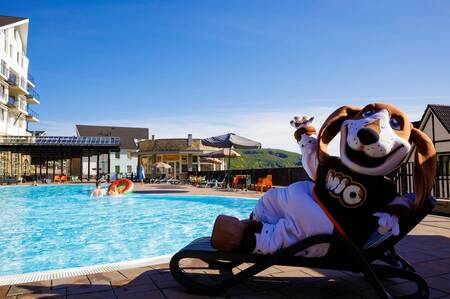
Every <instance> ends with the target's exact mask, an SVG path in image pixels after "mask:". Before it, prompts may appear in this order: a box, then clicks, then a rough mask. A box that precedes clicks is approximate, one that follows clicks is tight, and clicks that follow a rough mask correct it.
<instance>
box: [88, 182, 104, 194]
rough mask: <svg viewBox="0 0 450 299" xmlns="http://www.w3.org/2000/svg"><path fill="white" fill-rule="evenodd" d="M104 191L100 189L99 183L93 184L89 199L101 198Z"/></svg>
mask: <svg viewBox="0 0 450 299" xmlns="http://www.w3.org/2000/svg"><path fill="white" fill-rule="evenodd" d="M104 194H105V191H103V189H102V188H101V187H100V182H96V183H95V189H94V190H92V192H91V197H103V195H104Z"/></svg>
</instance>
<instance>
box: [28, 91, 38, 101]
mask: <svg viewBox="0 0 450 299" xmlns="http://www.w3.org/2000/svg"><path fill="white" fill-rule="evenodd" d="M27 97H28V98H35V99H36V100H38V101H40V100H41V96H40V95H39V94H38V93H37V91H36V90H35V89H34V88H28V95H27Z"/></svg>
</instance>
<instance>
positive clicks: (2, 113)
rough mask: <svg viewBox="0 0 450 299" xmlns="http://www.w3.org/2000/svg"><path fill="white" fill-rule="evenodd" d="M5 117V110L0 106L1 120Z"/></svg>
mask: <svg viewBox="0 0 450 299" xmlns="http://www.w3.org/2000/svg"><path fill="white" fill-rule="evenodd" d="M4 119H5V110H3V109H2V108H0V120H1V121H3V120H4Z"/></svg>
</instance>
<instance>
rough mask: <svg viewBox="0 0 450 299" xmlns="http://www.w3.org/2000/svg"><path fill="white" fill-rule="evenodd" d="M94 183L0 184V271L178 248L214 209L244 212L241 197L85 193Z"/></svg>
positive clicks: (247, 202)
mask: <svg viewBox="0 0 450 299" xmlns="http://www.w3.org/2000/svg"><path fill="white" fill-rule="evenodd" d="M92 188H93V185H62V186H37V187H32V186H17V187H16V186H13V187H0V207H1V210H2V211H1V213H0V223H1V225H0V275H9V274H20V273H28V272H35V271H44V270H52V269H62V268H71V267H80V266H90V265H98V264H107V263H115V262H123V261H130V260H136V259H141V258H147V257H155V256H160V255H165V254H171V253H175V252H176V251H177V250H178V249H180V248H182V247H183V246H185V245H186V244H187V243H189V242H190V241H191V240H193V239H194V238H197V237H202V236H207V235H209V234H210V233H211V230H212V226H213V222H214V219H215V217H216V216H217V215H218V214H228V215H234V216H236V217H241V218H244V217H248V215H249V214H250V212H251V210H252V208H253V206H254V205H255V201H254V200H251V199H244V198H230V197H216V196H194V195H163V194H137V193H133V194H130V195H127V196H122V197H112V198H110V197H104V198H101V199H97V198H90V197H89V192H90V191H91V189H92Z"/></svg>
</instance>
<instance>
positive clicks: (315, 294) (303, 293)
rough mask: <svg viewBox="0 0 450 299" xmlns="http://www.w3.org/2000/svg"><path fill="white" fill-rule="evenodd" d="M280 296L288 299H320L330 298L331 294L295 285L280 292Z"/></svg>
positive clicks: (317, 288)
mask: <svg viewBox="0 0 450 299" xmlns="http://www.w3.org/2000/svg"><path fill="white" fill-rule="evenodd" d="M280 292H281V294H283V295H285V296H288V297H289V298H302V299H309V298H311V299H321V298H326V297H330V296H331V295H333V294H331V293H329V292H328V291H326V290H323V289H321V288H319V287H315V286H313V285H310V286H306V285H295V286H291V287H287V288H283V289H281V290H280Z"/></svg>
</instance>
